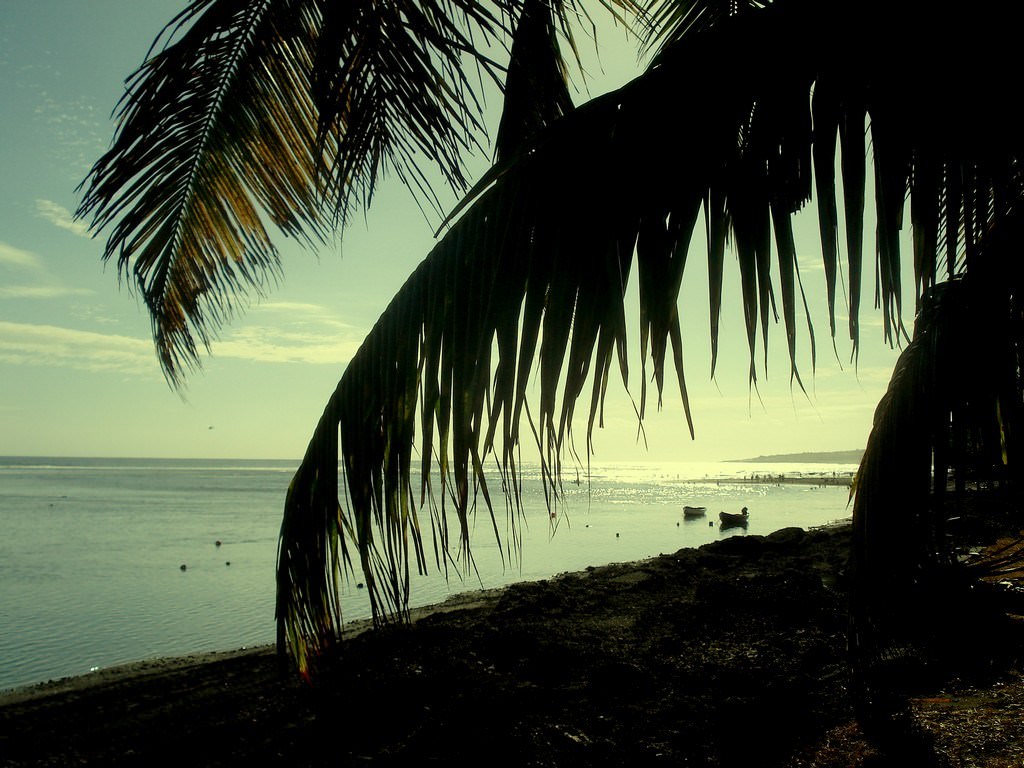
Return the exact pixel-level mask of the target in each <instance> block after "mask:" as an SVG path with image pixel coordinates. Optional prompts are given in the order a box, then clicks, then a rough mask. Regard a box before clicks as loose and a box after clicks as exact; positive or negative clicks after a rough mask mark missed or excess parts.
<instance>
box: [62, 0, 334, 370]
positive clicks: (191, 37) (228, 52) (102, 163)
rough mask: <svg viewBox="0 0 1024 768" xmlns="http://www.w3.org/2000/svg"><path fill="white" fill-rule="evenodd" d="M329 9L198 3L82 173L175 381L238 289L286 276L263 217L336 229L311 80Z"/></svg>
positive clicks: (280, 2) (88, 205)
mask: <svg viewBox="0 0 1024 768" xmlns="http://www.w3.org/2000/svg"><path fill="white" fill-rule="evenodd" d="M320 17H321V8H320V3H318V2H313V1H312V0H308V1H307V0H263V2H252V1H250V0H196V2H193V3H192V4H191V5H189V6H188V8H186V9H185V10H184V11H182V12H181V14H179V15H178V16H177V17H176V18H175V19H174V20H173V21H172V22H171V23H170V24H169V25H168V26H167V27H166V28H165V30H164V33H163V35H162V38H161V39H158V41H157V43H158V44H159V43H160V42H161V40H163V41H164V45H163V47H162V48H160V49H159V50H157V51H156V53H154V54H153V55H152V56H151V57H150V58H149V59H148V60H147V61H146V63H145V64H143V65H142V67H140V68H139V70H138V71H136V72H135V74H134V75H132V77H131V79H130V80H129V81H128V88H127V92H126V94H125V96H124V98H123V99H122V101H121V104H120V106H119V110H118V119H119V125H120V127H119V131H118V134H117V136H116V138H115V140H114V143H113V145H112V146H111V148H110V150H109V151H108V152H107V153H106V154H105V155H104V156H103V157H102V158H101V159H100V160H99V161H98V162H97V163H96V164H95V165H94V166H93V169H92V171H91V172H90V176H89V178H88V179H86V182H83V184H86V183H87V187H86V192H85V196H84V198H83V200H82V203H81V205H80V207H79V210H78V215H79V216H88V217H91V219H92V228H93V229H94V230H100V229H104V228H110V229H111V233H110V237H109V240H108V241H107V245H106V249H105V251H104V259H110V258H114V257H116V258H117V262H118V272H119V274H121V275H122V276H125V275H127V274H128V273H129V272H130V273H131V276H132V280H133V281H134V283H135V284H136V286H137V287H138V289H139V291H140V292H141V294H142V296H143V298H144V300H145V302H146V306H147V307H148V309H149V312H150V316H151V318H152V321H153V334H154V337H155V340H156V346H157V353H158V356H159V358H160V362H161V365H162V366H163V369H164V372H165V374H166V376H167V377H168V380H169V381H171V382H172V383H174V384H179V383H180V382H181V379H182V376H183V374H184V372H185V370H187V369H188V368H190V367H193V366H194V365H196V364H197V363H198V348H197V347H198V345H200V344H202V345H208V343H209V340H210V335H211V333H213V332H215V331H216V329H217V328H218V327H219V326H220V324H221V323H222V322H223V321H224V320H225V319H226V318H228V317H230V315H231V314H232V313H233V311H234V310H235V308H236V305H237V300H236V297H238V296H244V295H245V293H246V292H247V291H249V290H256V291H259V290H261V289H262V288H263V287H264V286H265V285H266V284H267V282H268V280H272V279H273V278H274V277H275V275H276V273H277V270H278V261H277V251H276V249H275V247H274V245H273V243H272V241H271V238H270V235H269V233H268V232H267V229H266V226H265V219H269V220H270V222H272V223H273V224H274V225H275V226H276V227H278V228H279V229H281V230H282V231H284V232H285V233H287V234H290V235H295V236H300V237H307V236H313V237H316V236H318V235H321V234H322V233H323V232H324V231H325V230H324V222H323V220H322V218H321V216H320V200H319V197H318V193H317V185H316V176H317V167H318V164H319V163H320V162H321V160H320V158H319V157H318V155H317V151H316V149H315V144H314V139H315V137H316V125H317V123H316V120H317V110H316V107H315V105H314V103H313V101H312V99H311V98H310V87H309V77H310V73H311V71H312V64H313V60H314V57H315V54H316V46H317V41H318V33H319V30H320V24H321V18H320ZM332 138H336V137H332ZM328 146H329V142H328Z"/></svg>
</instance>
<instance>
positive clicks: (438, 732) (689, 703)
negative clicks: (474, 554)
mask: <svg viewBox="0 0 1024 768" xmlns="http://www.w3.org/2000/svg"><path fill="white" fill-rule="evenodd" d="M848 545H849V530H848V529H847V528H832V529H826V530H819V531H814V532H810V533H807V532H804V531H801V530H797V529H786V530H783V531H779V532H777V533H775V534H773V535H771V536H767V537H758V536H739V537H733V538H729V539H726V540H723V541H720V542H717V543H715V544H710V545H707V546H704V547H701V548H700V549H692V550H691V549H688V550H681V551H680V552H678V553H676V554H674V555H665V556H662V557H659V558H656V559H653V560H649V561H643V562H639V563H631V564H619V565H609V566H604V567H601V568H594V569H590V570H588V571H585V572H582V573H576V574H568V575H564V576H561V577H559V578H556V579H552V580H549V581H542V582H537V583H529V584H521V585H515V586H512V587H509V588H506V589H504V590H496V591H493V592H488V593H484V594H482V595H479V594H478V595H476V596H474V597H472V598H463V599H462V600H461V601H455V602H450V603H448V604H445V605H444V606H443V607H442V609H441V610H435V611H434V612H432V613H430V614H429V615H426V616H424V617H422V618H420V619H419V620H418V621H417V622H416V624H415V625H414V626H412V627H409V628H401V629H393V630H387V631H375V632H367V633H364V634H361V635H359V636H357V637H354V638H352V639H351V640H349V641H348V642H347V643H346V646H345V649H344V656H343V658H342V659H341V660H340V661H338V662H337V663H336V664H334V665H333V668H331V669H330V670H328V671H327V672H326V673H325V674H323V675H322V676H320V677H319V678H318V679H317V681H316V683H315V685H313V686H309V685H307V684H305V683H302V682H300V681H299V680H298V679H296V677H295V676H294V675H292V674H284V675H282V673H281V671H280V670H279V668H278V667H277V664H276V660H275V657H274V655H273V653H272V651H271V650H270V649H260V650H257V651H249V652H241V653H237V654H224V655H219V656H217V657H214V658H213V659H212V660H197V659H192V660H189V659H186V660H172V661H163V662H153V663H148V664H143V665H136V666H135V667H132V668H128V669H126V670H116V671H111V672H107V673H105V674H104V675H103V676H101V677H92V676H90V677H88V678H77V679H73V680H69V681H63V682H61V683H58V684H52V685H50V686H47V687H43V688H40V689H35V690H29V691H22V692H18V693H16V694H13V695H8V696H6V697H0V765H4V766H14V765H18V766H21V765H26V766H35V765H46V766H73V765H96V766H154V765H174V766H260V765H282V766H284V765H287V766H328V765H330V766H374V765H377V766H399V765H413V764H416V765H420V764H426V765H433V764H437V765H449V766H452V765H454V766H462V765H466V766H468V765H473V766H478V765H479V766H487V765H509V766H574V767H575V766H648V765H650V766H661V765H666V766H670V765H671V766H748V765H749V766H769V767H770V766H792V767H793V768H812V767H818V768H824V767H826V766H827V767H829V768H832V767H835V768H839V767H845V766H871V765H875V766H879V765H895V764H900V765H908V764H911V763H908V762H907V760H906V758H905V757H902V758H898V759H888V760H887V759H886V758H885V756H883V755H881V754H879V753H878V751H877V750H875V749H874V748H873V747H872V746H870V745H869V744H868V743H867V742H866V741H865V739H864V737H863V734H862V733H861V731H860V728H859V727H858V726H857V724H856V722H855V721H854V719H853V710H852V704H851V698H850V693H849V687H848V675H847V669H846V663H845V645H846V627H847V619H846V610H845V594H844V590H845V585H844V569H845V566H846V560H847V555H848ZM975 684H976V685H977V681H975ZM910 708H911V712H912V715H913V721H914V723H916V726H915V727H917V728H918V729H919V730H920V732H921V734H923V739H922V743H923V744H925V745H926V749H925V752H926V753H927V754H924V753H921V754H923V755H924V756H923V757H922V756H919V757H918V758H914V762H915V763H918V762H919V763H920V764H933V765H938V766H986V767H987V768H1002V767H1003V766H1011V765H1012V766H1020V765H1024V750H1022V749H1021V745H1022V744H1024V735H1022V731H1024V725H1022V722H1021V721H1022V718H1021V714H1022V713H1024V685H1021V683H1020V680H1019V677H1018V676H1017V675H1016V673H1014V672H1012V671H1011V672H1009V673H1003V672H1001V673H1000V675H999V676H993V677H990V678H989V679H987V680H985V681H984V682H983V684H982V685H981V686H980V687H975V688H972V687H970V686H969V685H968V684H967V683H965V682H957V681H953V682H952V683H950V684H949V686H947V687H946V688H945V689H942V690H933V691H927V692H923V693H922V694H921V695H920V696H918V697H915V698H913V699H912V700H911V702H910Z"/></svg>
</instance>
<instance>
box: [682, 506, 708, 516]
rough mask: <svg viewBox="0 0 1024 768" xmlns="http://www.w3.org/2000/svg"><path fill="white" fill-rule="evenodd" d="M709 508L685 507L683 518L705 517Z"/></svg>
mask: <svg viewBox="0 0 1024 768" xmlns="http://www.w3.org/2000/svg"><path fill="white" fill-rule="evenodd" d="M707 511H708V508H707V507H683V517H704V513H705V512H707Z"/></svg>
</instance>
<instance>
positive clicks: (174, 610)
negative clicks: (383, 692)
mask: <svg viewBox="0 0 1024 768" xmlns="http://www.w3.org/2000/svg"><path fill="white" fill-rule="evenodd" d="M296 464H297V463H296V462H289V461H243V460H198V459H179V460H165V459H52V458H46V459H41V458H22V457H14V458H11V457H0V689H5V688H11V687H15V686H21V685H26V684H30V683H35V682H40V681H43V680H48V679H55V678H60V677H65V676H68V675H79V674H87V673H88V672H89V671H90V670H93V669H97V668H102V667H109V666H112V665H116V664H120V663H124V662H130V661H137V660H142V659H146V658H152V657H157V656H179V655H184V654H188V653H194V652H201V651H213V650H229V649H234V648H239V647H242V646H252V645H260V644H266V643H272V642H273V641H274V565H275V558H276V552H277V535H278V528H279V526H280V522H281V509H282V506H283V503H284V494H285V490H286V488H287V486H288V481H289V480H290V478H291V475H292V473H293V472H294V470H295V467H296ZM854 468H855V467H853V466H852V465H835V464H827V465H815V464H777V465H766V464H740V463H723V464H696V463H680V464H656V463H636V464H614V465H611V464H609V465H597V466H594V467H592V468H591V478H590V484H589V487H588V484H587V482H586V480H585V479H584V480H583V482H582V483H580V484H579V485H578V486H577V485H574V484H568V485H567V486H566V490H567V496H566V502H565V504H563V505H562V506H561V507H560V508H559V510H558V514H557V516H556V517H555V518H554V519H553V520H551V519H549V516H548V512H547V509H546V506H545V504H544V499H543V494H542V489H541V486H540V483H539V481H538V479H537V476H536V475H530V474H529V473H527V474H525V476H524V493H523V496H524V503H525V506H526V515H527V520H526V523H527V526H526V528H525V530H524V531H523V549H522V557H521V564H515V563H513V564H508V563H505V564H503V563H502V558H501V549H500V548H499V547H498V545H497V544H496V543H495V541H494V536H493V532H492V527H491V522H490V519H489V517H488V515H487V513H486V511H485V510H481V511H480V512H479V513H478V515H477V522H476V528H477V529H478V530H476V531H475V535H474V537H473V555H474V558H475V565H476V569H477V573H478V575H477V573H474V574H473V575H472V576H469V575H464V576H460V574H457V573H451V574H449V579H448V581H445V579H444V578H443V577H441V576H439V575H436V574H434V575H430V576H426V577H418V578H416V579H415V581H414V585H413V599H412V602H413V604H414V605H425V604H429V603H433V602H437V601H439V600H443V599H444V598H445V597H447V596H448V595H449V594H453V593H456V592H462V591H466V590H471V589H475V588H479V587H481V586H484V587H494V586H499V585H501V584H506V583H509V582H513V581H520V580H524V579H539V578H547V577H550V576H552V575H554V574H557V573H561V572H564V571H571V570H579V569H581V568H585V567H586V566H588V565H600V564H603V563H608V562H617V561H626V560H636V559H641V558H645V557H650V556H653V555H657V554H660V553H664V552H674V551H676V550H677V549H679V548H681V547H692V546H699V545H701V544H704V543H707V542H709V541H713V540H715V539H718V538H720V537H723V536H727V535H742V534H743V533H744V532H743V531H736V530H733V531H721V530H719V528H718V527H717V524H716V526H715V527H709V526H708V521H707V520H701V519H698V520H692V521H690V520H688V521H684V520H683V518H682V515H681V510H682V506H683V505H684V504H689V505H693V506H707V507H708V513H709V517H708V520H712V519H713V520H715V522H716V523H717V513H718V512H719V511H721V510H726V511H738V510H739V508H740V507H741V506H748V507H749V508H750V511H751V517H750V525H749V528H748V529H747V531H746V533H748V534H764V533H770V532H771V531H774V530H777V529H778V528H782V527H785V526H791V525H795V526H801V527H809V526H815V525H822V524H825V523H828V522H832V521H834V520H838V519H843V518H847V517H849V515H850V509H849V507H848V506H847V489H845V488H837V487H815V486H809V485H773V484H744V483H736V482H728V481H726V482H719V481H718V480H715V479H707V480H706V479H705V478H727V479H730V478H731V479H741V478H745V477H748V476H750V475H752V474H754V473H756V474H758V475H764V474H765V473H772V474H779V473H784V474H786V475H788V476H793V475H797V474H804V475H816V474H825V475H827V476H831V475H832V473H833V472H836V473H839V474H842V473H846V472H850V471H852V470H853V469H854ZM574 476H575V473H567V478H566V479H567V480H568V479H570V478H574ZM497 511H498V513H499V515H500V514H501V513H502V510H501V509H500V508H499V509H498V510H497ZM424 522H426V517H424ZM499 528H500V529H501V530H502V532H504V530H505V528H504V523H503V522H502V521H501V519H500V518H499ZM217 541H220V542H221V545H220V546H217V545H216V542H217ZM428 547H429V544H428ZM183 564H184V565H186V566H187V568H186V570H184V571H183V570H182V569H181V565H183ZM343 606H344V610H345V611H346V615H347V617H348V618H353V619H354V618H363V617H365V616H368V615H369V607H368V605H367V604H366V598H365V593H364V592H363V591H362V590H358V589H356V588H355V585H351V586H350V587H347V588H346V594H345V596H344V601H343Z"/></svg>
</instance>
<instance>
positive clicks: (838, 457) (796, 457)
mask: <svg viewBox="0 0 1024 768" xmlns="http://www.w3.org/2000/svg"><path fill="white" fill-rule="evenodd" d="M863 455H864V449H863V448H855V449H851V450H848V451H818V452H814V451H808V452H805V453H776V454H772V455H770V456H756V457H754V458H752V459H725V460H723V462H722V463H723V464H860V460H861V457H862V456H863Z"/></svg>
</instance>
